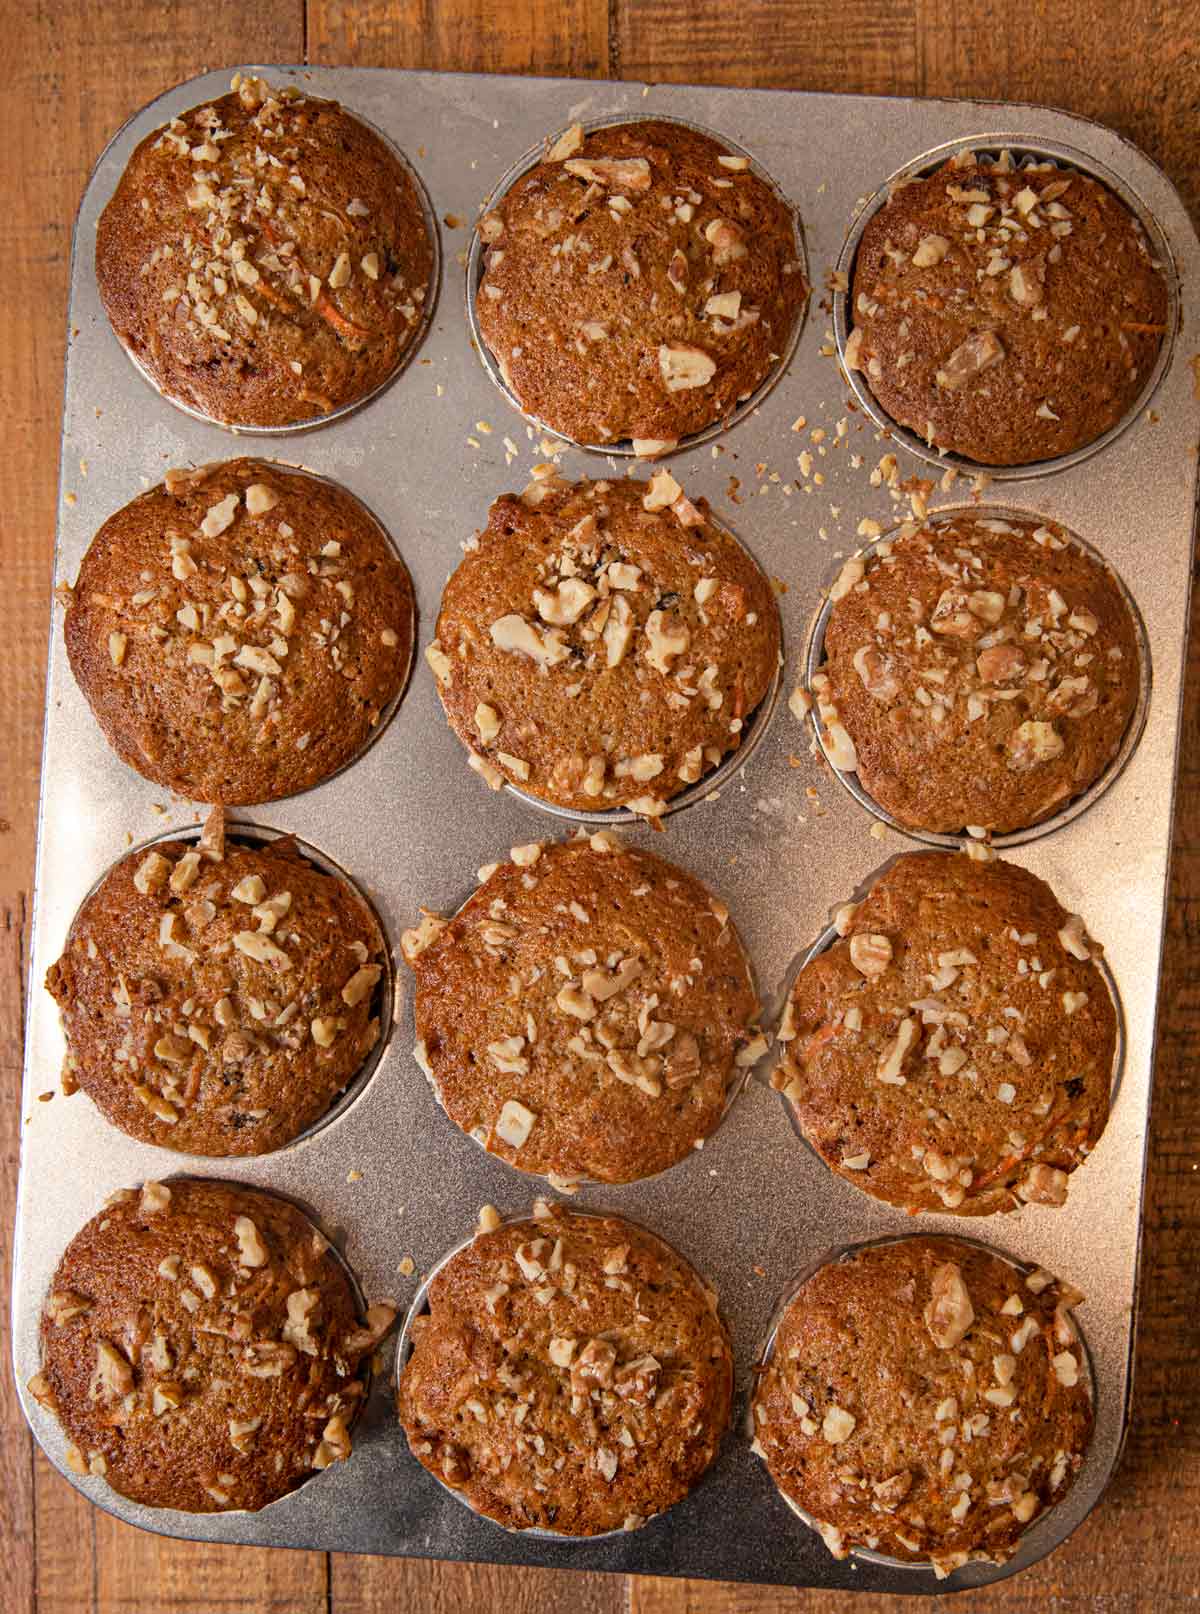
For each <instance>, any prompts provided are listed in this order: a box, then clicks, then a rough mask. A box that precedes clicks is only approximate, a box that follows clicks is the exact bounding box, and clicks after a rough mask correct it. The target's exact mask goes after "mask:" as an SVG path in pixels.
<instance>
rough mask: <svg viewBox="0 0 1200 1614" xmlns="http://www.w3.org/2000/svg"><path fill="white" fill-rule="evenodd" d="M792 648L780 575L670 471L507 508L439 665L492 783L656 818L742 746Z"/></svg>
mask: <svg viewBox="0 0 1200 1614" xmlns="http://www.w3.org/2000/svg"><path fill="white" fill-rule="evenodd" d="M779 647H780V633H779V614H778V611H777V609H776V605H775V597H774V594H773V593H772V590H771V585H770V583H769V582H768V581H767V578H766V577H765V576H764V574H763V573H762V572H761V571H760V570H759V568H758V566H757V565H756V564H755V563H754V561H753V560H752V559H751V557H750V556H749V555H748V554H747V553H746V551H745V550H744V549H743V548H742V547H741V545H740V544H739V543H738V542H737V541H736V539H734V538H732V537H731V536H730V535H729V534H728V533H727V532H725V531H724V530H723V529H722V528H720V527H718V526H717V525H715V523H714V522H713V521H712V520H711V519H710V517H709V511H708V505H707V503H706V502H705V501H704V500H703V499H701V500H699V501H698V502H697V503H695V504H693V502H692V501H691V500H690V499H689V498H688V497H687V495H686V494H685V493H684V492H683V491H682V489H681V488H680V486H679V484H678V483H677V482H676V481H675V479H674V478H673V477H672V476H671V474H670V473H669V472H668V471H660V472H658V474H657V475H656V476H655V477H654V478H653V479H652V480H651V481H650V482H649V483H646V482H639V481H633V480H629V481H615V482H590V481H581V482H577V483H568V482H564V481H562V480H561V479H559V478H558V477H554V476H551V477H548V478H545V479H543V480H540V481H535V482H533V483H531V484H530V486H529V487H528V488H526V490H525V492H524V493H523V494H520V495H516V494H505V495H504V496H503V497H501V498H499V499H497V500H496V502H495V503H494V504H493V505H492V508H491V511H490V512H489V516H488V524H487V527H486V528H485V529H484V531H483V532H482V533H480V534H479V536H478V538H477V540H476V541H475V542H474V543H473V544H472V545H471V546H470V547H469V549H468V552H467V554H466V556H465V558H464V559H463V561H462V562H461V563H460V565H459V567H458V569H457V571H456V572H455V573H454V575H453V577H451V579H450V581H449V582H448V583H447V585H446V589H445V592H444V594H443V595H442V606H441V611H440V614H439V616H438V621H437V637H436V638H435V639H434V641H433V643H432V644H431V645H430V647H429V648H428V649H427V650H426V656H427V657H428V659H429V661H430V664H431V666H432V667H433V669H434V673H435V675H436V677H437V680H438V693H439V694H440V696H441V699H442V704H443V706H444V707H445V709H446V714H447V716H448V717H449V719H450V722H451V724H452V725H453V727H454V729H455V731H456V733H457V734H458V736H459V738H460V739H461V740H462V741H463V742H464V744H465V745H466V746H467V747H468V749H469V750H470V751H471V753H472V758H471V760H472V765H473V766H475V767H476V768H477V769H479V771H480V772H482V773H483V774H484V776H485V778H488V779H489V781H490V782H491V783H493V784H494V785H496V786H497V787H498V786H499V784H500V783H501V780H502V779H507V780H509V781H510V782H511V783H513V784H515V785H518V786H520V787H521V788H522V789H524V790H527V791H529V792H530V793H531V794H533V795H535V796H539V797H541V798H542V799H543V800H545V801H550V802H554V803H556V804H558V805H559V806H563V807H569V808H573V809H575V810H577V811H583V812H589V811H590V812H594V811H596V809H598V808H605V807H632V808H633V809H635V810H636V811H638V812H642V813H644V814H646V815H648V816H651V817H653V816H655V815H657V814H660V813H662V811H663V810H664V807H665V805H666V803H667V802H668V801H669V800H670V799H671V797H673V796H675V795H678V794H679V792H680V791H682V790H686V789H687V787H688V786H689V785H692V784H694V783H696V781H697V780H699V779H700V778H702V777H703V775H704V774H705V773H707V772H709V771H710V770H711V769H712V768H713V767H715V766H716V765H717V764H718V763H720V762H721V760H722V759H723V757H724V756H725V755H726V754H727V753H728V752H730V751H733V750H734V749H736V747H737V746H738V745H739V744H740V743H741V738H742V733H743V730H744V728H745V726H746V722H747V719H748V717H749V715H750V714H751V713H752V712H753V711H754V709H755V708H756V707H757V706H758V704H759V702H760V701H761V700H762V699H763V697H764V695H765V694H766V692H767V690H768V689H769V687H770V685H771V681H772V679H773V678H774V676H775V670H776V667H777V665H778V663H779V657H780V649H779Z"/></svg>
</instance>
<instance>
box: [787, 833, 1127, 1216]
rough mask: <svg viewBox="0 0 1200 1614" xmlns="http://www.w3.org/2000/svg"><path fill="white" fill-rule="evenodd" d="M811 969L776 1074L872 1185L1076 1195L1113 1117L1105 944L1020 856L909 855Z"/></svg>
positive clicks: (976, 1203)
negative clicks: (1016, 859)
mask: <svg viewBox="0 0 1200 1614" xmlns="http://www.w3.org/2000/svg"><path fill="white" fill-rule="evenodd" d="M838 931H839V939H838V940H837V941H835V942H834V943H833V945H832V946H831V947H829V948H828V949H827V950H826V951H825V952H823V953H820V954H818V956H817V957H816V958H814V959H813V960H812V961H811V962H810V963H808V964H807V965H805V967H804V968H803V969H802V970H801V971H800V974H799V975H798V976H797V977H796V982H795V985H794V986H793V988H792V993H791V997H790V999H789V1001H788V1006H787V1010H786V1012H785V1014H784V1020H783V1025H782V1026H781V1027H780V1031H779V1040H780V1042H782V1043H783V1044H784V1045H785V1049H786V1052H785V1056H784V1058H783V1060H782V1062H781V1063H780V1065H779V1068H778V1069H777V1070H776V1072H775V1074H774V1076H773V1077H772V1081H773V1083H774V1085H775V1086H776V1087H778V1088H781V1089H782V1090H783V1093H784V1096H785V1098H786V1099H787V1101H788V1103H789V1104H790V1105H791V1107H792V1109H793V1111H794V1112H795V1115H796V1119H797V1120H798V1122H799V1124H800V1127H801V1129H802V1131H803V1133H804V1136H805V1137H806V1138H807V1139H808V1141H809V1142H810V1143H811V1144H812V1146H813V1148H814V1149H815V1150H816V1151H817V1153H818V1154H819V1155H820V1156H821V1158H822V1159H823V1160H824V1161H825V1164H826V1165H827V1166H828V1167H829V1168H830V1170H831V1171H835V1172H837V1174H838V1175H839V1176H840V1177H844V1178H845V1179H846V1180H847V1181H848V1182H852V1183H853V1184H854V1185H855V1187H856V1188H861V1189H863V1190H864V1191H865V1192H866V1193H868V1194H872V1195H874V1197H875V1198H876V1199H883V1200H887V1201H888V1202H889V1203H890V1204H893V1205H899V1206H901V1207H903V1208H904V1209H905V1210H908V1211H935V1212H939V1213H944V1212H946V1211H954V1212H956V1213H957V1214H958V1215H960V1216H988V1215H991V1214H992V1212H994V1211H1002V1210H1015V1209H1017V1208H1018V1207H1019V1205H1020V1204H1021V1202H1022V1201H1029V1200H1031V1201H1033V1202H1034V1203H1035V1204H1039V1205H1061V1204H1063V1203H1064V1202H1065V1201H1066V1197H1067V1180H1068V1174H1069V1173H1070V1172H1072V1171H1074V1170H1075V1168H1076V1167H1077V1166H1080V1165H1082V1164H1083V1162H1084V1160H1086V1159H1087V1157H1088V1155H1089V1154H1090V1153H1091V1151H1092V1149H1093V1148H1095V1146H1096V1143H1097V1142H1098V1140H1099V1138H1100V1134H1101V1133H1102V1132H1103V1130H1104V1124H1105V1122H1106V1121H1107V1119H1108V1102H1109V1091H1110V1088H1111V1086H1112V1081H1113V1061H1114V1057H1115V1054H1116V1048H1117V1015H1116V1009H1115V1007H1114V1005H1113V1000H1112V996H1111V994H1110V992H1109V990H1108V986H1107V983H1106V982H1105V979H1104V976H1103V975H1102V974H1101V973H1100V970H1099V969H1098V968H1097V967H1096V964H1095V963H1094V962H1093V960H1094V959H1095V958H1096V957H1098V956H1099V955H1100V951H1101V949H1100V948H1099V947H1098V946H1097V945H1096V944H1095V943H1094V942H1092V941H1091V940H1090V939H1089V938H1088V936H1087V935H1086V933H1085V931H1084V928H1083V921H1082V920H1081V919H1080V918H1079V916H1078V914H1069V913H1067V911H1066V909H1065V908H1063V907H1062V905H1061V904H1060V903H1059V901H1058V899H1057V898H1056V897H1055V895H1054V893H1053V892H1052V891H1051V889H1050V887H1049V886H1048V885H1046V883H1045V881H1043V880H1039V879H1038V878H1037V876H1036V875H1034V874H1030V873H1029V871H1028V870H1027V869H1022V868H1018V867H1017V865H1016V864H1015V863H1002V862H1000V861H999V860H996V859H993V860H991V861H987V862H979V861H976V860H975V859H974V858H971V857H964V856H963V855H962V854H961V853H959V852H919V853H914V854H911V855H909V856H907V857H900V858H897V860H896V861H895V863H893V864H892V866H891V868H890V869H889V870H888V871H887V873H886V874H884V875H882V876H881V877H880V879H878V880H877V881H876V883H875V884H874V885H873V886H872V887H871V889H870V891H869V892H868V893H867V895H866V896H865V897H864V898H863V900H862V902H860V903H859V904H858V906H857V908H853V909H850V908H846V909H842V910H841V911H840V913H839V916H838Z"/></svg>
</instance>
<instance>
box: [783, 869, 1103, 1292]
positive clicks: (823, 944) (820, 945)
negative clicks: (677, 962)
mask: <svg viewBox="0 0 1200 1614" xmlns="http://www.w3.org/2000/svg"><path fill="white" fill-rule="evenodd" d="M900 855H904V854H900ZM909 855H910V856H911V855H912V854H909ZM891 862H895V859H894V858H893V859H892V860H891ZM890 866H891V865H890V863H889V864H887V865H885V868H887V867H890ZM883 872H884V871H883V870H882V869H876V870H874V871H873V872H872V873H871V874H870V875H869V876H868V877H867V879H866V880H865V881H864V882H863V884H862V886H860V887H859V891H858V892H856V893H855V894H854V895H853V896H852V897H850V898H848V899H847V900H848V901H850V902H854V901H857V900H859V899H860V894H863V893H865V892H866V891H868V890H869V889H870V888H871V886H873V885H874V884H875V882H876V881H877V880H878V879H879V877H880V875H881V874H882V873H883ZM837 940H839V933H838V929H837V926H836V925H826V927H825V929H824V930H823V931H822V932H821V934H820V935H819V936H818V937H817V939H816V941H814V942H813V944H812V946H811V947H809V948H808V950H807V951H806V952H804V953H802V954H801V955H800V956H799V958H798V959H797V960H796V961H795V963H794V964H793V965H792V967H791V969H789V971H788V973H787V977H786V980H785V982H784V986H783V988H782V990H781V991H780V993H779V994H778V996H777V998H776V999H775V1001H774V1002H773V1004H772V1010H773V1012H772V1015H771V1018H770V1022H769V1024H770V1026H771V1033H770V1035H771V1039H772V1041H771V1058H770V1061H769V1064H768V1065H767V1067H766V1073H767V1076H768V1079H769V1077H770V1075H771V1074H773V1073H774V1071H775V1070H776V1069H777V1068H778V1066H779V1064H780V1063H781V1062H782V1060H783V1059H784V1058H785V1057H786V1054H787V1049H788V1046H789V1044H788V1043H786V1042H780V1041H779V1037H778V1033H779V1028H780V1026H781V1025H782V1023H783V1017H784V1015H785V1014H786V1013H787V1006H788V1003H789V1002H790V1001H791V996H792V988H793V987H794V986H795V984H796V978H797V976H798V975H799V974H800V972H801V970H803V969H806V968H807V967H808V965H809V964H811V963H812V961H813V959H814V958H819V957H820V956H821V954H822V953H827V952H828V951H829V949H830V948H831V947H832V946H833V944H834V942H836V941H837ZM1092 963H1093V964H1094V965H1095V966H1096V968H1097V970H1098V971H1099V972H1100V976H1101V978H1102V979H1103V981H1104V985H1105V987H1106V988H1107V990H1108V995H1109V997H1110V999H1111V1000H1112V1006H1113V1012H1114V1014H1115V1015H1116V1022H1117V1037H1116V1044H1115V1046H1114V1048H1113V1064H1112V1082H1111V1084H1110V1086H1109V1090H1108V1104H1109V1114H1110V1115H1111V1113H1112V1111H1113V1109H1115V1108H1116V1103H1117V1095H1118V1094H1119V1093H1120V1091H1121V1076H1122V1073H1123V1071H1124V1069H1125V1012H1124V1010H1123V1008H1122V1007H1121V994H1120V992H1119V991H1118V990H1117V982H1116V977H1115V976H1114V975H1113V972H1112V970H1111V969H1110V968H1109V966H1108V960H1107V959H1106V958H1105V957H1104V954H1103V953H1100V954H1098V955H1096V956H1093V958H1092ZM778 1097H779V1101H780V1103H781V1104H782V1105H783V1109H784V1114H785V1115H786V1116H787V1118H788V1123H789V1125H790V1126H791V1128H792V1131H793V1132H794V1133H795V1134H796V1137H797V1138H798V1139H799V1141H800V1142H801V1143H802V1144H803V1145H804V1147H805V1148H806V1149H807V1150H808V1152H809V1154H811V1155H812V1157H813V1159H814V1160H816V1161H818V1162H819V1164H820V1165H821V1167H822V1169H823V1170H824V1171H827V1172H829V1175H830V1176H831V1177H836V1178H837V1180H838V1181H839V1182H845V1183H847V1184H848V1185H849V1186H850V1187H851V1188H856V1189H857V1190H858V1192H859V1193H860V1194H863V1195H865V1196H866V1198H867V1199H869V1200H870V1201H871V1203H872V1204H874V1205H879V1206H881V1207H885V1208H891V1209H894V1208H895V1207H894V1206H890V1207H889V1206H888V1201H886V1200H882V1199H879V1198H877V1197H876V1195H874V1194H871V1193H868V1192H867V1190H866V1189H865V1188H861V1187H859V1185H858V1184H857V1183H856V1182H853V1181H852V1180H851V1179H850V1178H848V1177H842V1176H841V1175H840V1173H838V1172H835V1171H833V1170H831V1169H830V1167H829V1164H828V1162H827V1161H826V1160H824V1159H823V1158H822V1157H821V1155H820V1154H818V1152H817V1150H816V1149H814V1148H813V1145H812V1144H811V1143H810V1142H809V1140H808V1138H807V1137H806V1135H805V1132H804V1128H803V1127H802V1126H801V1125H800V1122H799V1119H798V1118H797V1115H796V1111H795V1108H794V1107H793V1105H792V1104H791V1102H790V1101H789V1099H788V1097H787V1095H786V1093H783V1092H780V1093H779V1095H778ZM918 1214H921V1213H918ZM938 1214H939V1215H941V1214H946V1215H953V1213H952V1212H946V1213H942V1212H939V1213H938ZM954 1220H955V1222H957V1223H964V1222H966V1221H967V1220H968V1218H967V1217H965V1216H955V1217H954ZM953 1236H954V1237H957V1236H958V1235H957V1234H955V1235H953ZM975 1242H976V1243H978V1242H979V1241H978V1240H975ZM843 1253H845V1252H843ZM822 1264H823V1263H821V1262H818V1263H817V1265H818V1266H820V1265H822ZM815 1270H816V1268H815V1267H814V1268H812V1269H811V1270H809V1271H807V1272H806V1273H805V1277H811V1275H812V1272H813V1271H815ZM797 1281H798V1282H803V1279H798V1280H797Z"/></svg>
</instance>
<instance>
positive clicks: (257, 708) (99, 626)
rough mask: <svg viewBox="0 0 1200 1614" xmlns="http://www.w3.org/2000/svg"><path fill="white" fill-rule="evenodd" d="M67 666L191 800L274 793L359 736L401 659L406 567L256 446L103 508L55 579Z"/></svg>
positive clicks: (328, 488)
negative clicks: (106, 512)
mask: <svg viewBox="0 0 1200 1614" xmlns="http://www.w3.org/2000/svg"><path fill="white" fill-rule="evenodd" d="M65 597H66V605H67V612H66V620H65V624H64V632H65V635H66V641H67V655H68V657H69V658H70V662H71V671H72V672H73V673H74V674H75V678H76V681H77V682H78V684H79V687H80V689H81V690H82V691H83V693H84V695H85V697H86V698H87V702H88V705H89V706H90V707H91V708H92V712H93V713H94V715H95V717H96V721H97V722H98V723H99V724H100V727H101V728H102V729H103V730H104V734H105V737H106V738H107V740H108V742H109V744H110V745H111V746H112V748H113V750H114V751H116V753H117V755H118V756H119V757H120V758H121V760H122V761H123V762H127V763H128V764H129V766H130V767H131V768H136V769H137V771H138V772H139V773H141V774H144V775H145V776H146V778H148V779H152V780H154V782H155V783H156V784H160V785H165V786H166V787H167V788H168V789H169V790H174V791H177V792H178V793H179V794H180V795H181V796H188V797H190V798H191V799H192V800H193V801H205V802H224V803H226V804H230V805H232V804H234V803H244V802H263V801H274V800H277V799H278V798H279V797H280V796H290V795H292V794H294V793H295V792H296V791H298V790H309V789H311V788H312V786H313V785H316V784H319V783H320V782H321V780H322V779H326V778H328V777H329V775H330V774H332V773H336V772H337V770H338V769H339V768H341V767H343V766H344V765H345V764H346V763H347V762H350V761H351V760H352V759H353V758H354V756H355V755H356V754H357V753H358V751H360V750H361V749H362V747H363V746H364V745H365V743H366V742H367V740H368V739H369V738H370V736H371V734H372V731H373V730H374V729H375V727H376V725H377V724H378V722H379V720H380V718H381V716H382V715H383V712H384V710H385V708H386V707H387V706H388V705H389V704H390V702H391V701H393V700H394V699H395V698H396V696H397V695H399V693H400V691H401V689H402V688H403V686H404V680H405V678H406V677H407V675H408V667H409V662H410V659H411V656H412V645H413V638H414V633H415V607H414V603H413V590H412V583H411V582H410V581H409V576H408V572H407V571H406V570H405V568H404V565H403V563H402V562H401V561H400V559H399V557H398V556H397V555H396V553H395V551H394V550H393V549H392V547H391V545H390V544H389V543H388V541H387V539H386V537H385V536H384V534H383V532H382V530H381V529H380V527H379V526H378V525H377V523H376V522H375V520H374V518H373V517H372V516H371V515H370V514H369V513H368V511H367V510H366V509H365V508H364V507H363V506H362V505H361V504H360V503H359V502H358V500H357V499H356V498H355V497H354V496H353V494H351V493H348V492H347V491H346V489H345V488H342V487H338V486H337V485H336V484H334V483H331V482H324V481H321V480H319V479H317V478H315V477H311V476H306V475H304V474H303V473H301V472H299V471H292V470H288V469H287V468H286V467H284V466H280V465H276V464H274V463H273V462H270V461H266V460H252V459H242V460H229V461H226V462H224V463H221V464H216V465H205V466H202V467H201V468H200V469H199V470H196V471H175V472H169V473H168V475H167V479H166V481H165V482H164V483H163V484H161V485H160V486H159V487H156V488H151V489H150V491H149V492H148V493H143V494H142V495H141V497H140V498H137V499H135V500H134V501H133V503H132V504H127V505H126V506H125V507H124V509H121V510H118V511H117V512H116V514H115V515H112V516H110V517H109V518H108V520H107V521H106V522H105V523H104V525H103V526H102V527H101V529H100V531H99V532H98V533H97V534H96V536H95V538H93V540H92V543H91V546H90V547H89V549H88V552H87V554H86V555H85V556H84V558H83V563H82V565H81V566H80V568H79V577H78V580H77V581H76V583H75V587H74V589H73V590H66V591H65Z"/></svg>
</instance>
